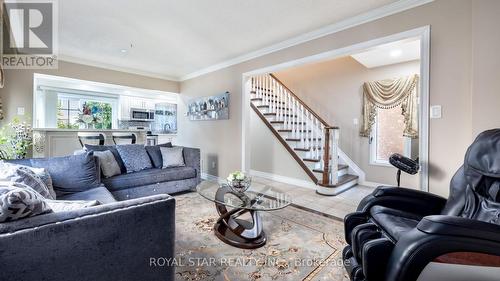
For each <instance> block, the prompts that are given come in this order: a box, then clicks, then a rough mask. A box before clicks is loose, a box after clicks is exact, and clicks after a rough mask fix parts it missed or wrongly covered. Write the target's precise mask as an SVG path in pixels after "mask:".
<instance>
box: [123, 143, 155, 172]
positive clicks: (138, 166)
mask: <svg viewBox="0 0 500 281" xmlns="http://www.w3.org/2000/svg"><path fill="white" fill-rule="evenodd" d="M116 150H118V153H119V154H120V157H121V158H122V160H123V163H124V164H125V168H127V173H132V172H138V171H142V170H145V169H151V168H152V167H153V166H152V165H151V160H150V159H149V156H148V153H147V152H146V149H145V148H144V145H142V144H125V145H117V146H116Z"/></svg>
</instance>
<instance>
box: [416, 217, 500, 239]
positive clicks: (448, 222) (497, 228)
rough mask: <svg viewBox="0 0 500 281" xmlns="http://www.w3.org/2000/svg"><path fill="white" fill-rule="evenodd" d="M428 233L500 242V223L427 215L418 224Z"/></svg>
mask: <svg viewBox="0 0 500 281" xmlns="http://www.w3.org/2000/svg"><path fill="white" fill-rule="evenodd" d="M417 228H418V230H420V231H423V232H425V233H428V234H438V235H452V236H463V237H468V238H477V239H482V240H483V239H484V240H490V241H495V242H499V243H500V235H499V234H500V225H496V224H492V223H487V222H483V221H478V220H473V219H468V218H462V217H455V216H443V215H437V216H427V217H424V218H423V219H422V220H421V221H420V222H419V224H418V225H417Z"/></svg>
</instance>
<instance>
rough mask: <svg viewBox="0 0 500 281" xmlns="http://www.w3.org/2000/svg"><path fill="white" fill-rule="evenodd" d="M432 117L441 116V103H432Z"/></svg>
mask: <svg viewBox="0 0 500 281" xmlns="http://www.w3.org/2000/svg"><path fill="white" fill-rule="evenodd" d="M430 111H431V112H430V113H431V116H430V117H431V118H432V119H438V118H441V106H440V105H431V108H430Z"/></svg>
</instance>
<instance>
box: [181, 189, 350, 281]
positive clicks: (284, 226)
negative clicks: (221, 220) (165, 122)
mask: <svg viewBox="0 0 500 281" xmlns="http://www.w3.org/2000/svg"><path fill="white" fill-rule="evenodd" d="M175 199H176V263H177V264H176V280H179V281H181V280H189V281H191V280H207V281H210V280H214V281H216V280H217V281H218V280H224V281H233V280H234V281H240V280H251V281H264V280H294V281H295V280H308V281H309V280H349V279H348V277H347V276H346V274H345V270H344V269H343V266H342V262H341V251H342V248H343V247H344V245H345V242H344V238H343V225H342V223H341V222H340V221H337V220H333V219H330V218H327V217H324V216H321V215H318V214H315V213H311V212H307V211H304V210H301V209H298V208H295V207H292V206H289V207H286V208H284V209H281V210H277V211H272V212H261V216H262V221H263V227H264V232H265V233H266V235H267V239H268V240H267V244H266V245H265V246H263V247H261V248H258V249H254V250H244V249H239V248H235V247H232V246H230V245H227V244H225V243H223V242H222V241H220V240H219V239H218V238H217V237H216V236H215V235H214V233H213V228H212V227H213V225H214V223H215V221H216V220H217V218H218V215H217V211H216V210H215V206H214V203H212V202H210V201H208V200H206V199H204V198H202V197H201V196H200V195H199V194H197V193H194V192H193V193H187V194H182V195H178V196H175Z"/></svg>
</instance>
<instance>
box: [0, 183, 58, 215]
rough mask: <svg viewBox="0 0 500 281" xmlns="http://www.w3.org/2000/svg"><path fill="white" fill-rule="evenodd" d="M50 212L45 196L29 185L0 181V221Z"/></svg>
mask: <svg viewBox="0 0 500 281" xmlns="http://www.w3.org/2000/svg"><path fill="white" fill-rule="evenodd" d="M49 212H52V209H50V207H49V205H47V202H45V198H43V196H42V195H40V193H38V192H36V191H35V190H33V189H32V188H30V187H29V186H27V185H25V184H22V183H17V182H6V181H4V182H0V222H8V221H15V220H18V219H22V218H26V217H32V216H36V215H40V214H44V213H49Z"/></svg>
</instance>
